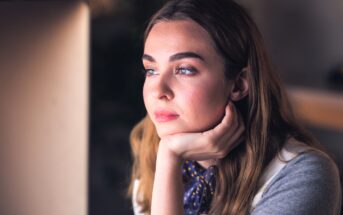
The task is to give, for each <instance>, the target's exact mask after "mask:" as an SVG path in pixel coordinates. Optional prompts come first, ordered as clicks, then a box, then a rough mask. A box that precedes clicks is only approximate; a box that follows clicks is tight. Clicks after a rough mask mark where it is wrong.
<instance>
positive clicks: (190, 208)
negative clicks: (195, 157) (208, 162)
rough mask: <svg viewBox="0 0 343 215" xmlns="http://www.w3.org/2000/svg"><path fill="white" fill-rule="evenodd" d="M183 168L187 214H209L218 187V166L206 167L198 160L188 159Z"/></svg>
mask: <svg viewBox="0 0 343 215" xmlns="http://www.w3.org/2000/svg"><path fill="white" fill-rule="evenodd" d="M182 168H183V171H182V173H183V183H184V185H185V192H184V195H183V207H184V212H185V215H189V214H192V215H195V214H202V213H205V214H207V213H208V211H209V208H210V205H211V201H212V197H213V194H214V191H215V187H216V175H217V167H216V166H210V167H209V168H207V169H205V168H203V167H202V166H200V164H198V163H197V162H196V161H190V160H187V161H185V162H184V164H183V167H182Z"/></svg>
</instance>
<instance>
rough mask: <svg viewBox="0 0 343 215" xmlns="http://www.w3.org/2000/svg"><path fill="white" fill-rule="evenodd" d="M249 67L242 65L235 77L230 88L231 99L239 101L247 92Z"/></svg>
mask: <svg viewBox="0 0 343 215" xmlns="http://www.w3.org/2000/svg"><path fill="white" fill-rule="evenodd" d="M248 72H249V67H248V66H247V67H244V68H243V69H242V70H241V71H240V72H239V74H238V75H237V77H236V80H235V81H234V83H233V85H232V88H231V96H230V98H231V100H232V101H239V100H241V99H243V98H244V97H246V96H247V95H248V94H249V81H248Z"/></svg>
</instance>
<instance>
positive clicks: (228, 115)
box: [209, 102, 234, 139]
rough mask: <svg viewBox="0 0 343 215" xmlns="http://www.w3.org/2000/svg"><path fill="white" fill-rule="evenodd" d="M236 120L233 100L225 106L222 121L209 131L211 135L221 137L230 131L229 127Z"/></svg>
mask: <svg viewBox="0 0 343 215" xmlns="http://www.w3.org/2000/svg"><path fill="white" fill-rule="evenodd" d="M233 120H234V110H233V104H232V102H229V103H228V104H227V105H226V107H225V115H224V117H223V119H222V121H221V122H220V123H219V124H218V125H217V126H216V127H214V128H213V129H212V130H210V131H209V135H212V136H213V137H215V139H218V138H216V137H220V136H222V135H224V134H225V133H227V132H228V130H229V128H230V127H231V125H232V123H233Z"/></svg>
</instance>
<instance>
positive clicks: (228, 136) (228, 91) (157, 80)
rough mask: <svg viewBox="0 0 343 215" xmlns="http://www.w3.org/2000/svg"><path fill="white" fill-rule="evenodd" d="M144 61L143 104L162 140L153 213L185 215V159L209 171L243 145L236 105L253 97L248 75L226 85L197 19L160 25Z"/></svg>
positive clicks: (219, 60)
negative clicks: (166, 115) (163, 116)
mask: <svg viewBox="0 0 343 215" xmlns="http://www.w3.org/2000/svg"><path fill="white" fill-rule="evenodd" d="M180 53H181V54H180ZM185 53H187V54H185ZM142 60H143V65H144V67H145V70H146V73H147V77H146V80H145V83H144V87H143V98H144V103H145V106H146V109H147V112H148V114H149V116H150V118H151V119H152V121H153V123H154V124H155V126H156V129H157V133H158V135H159V137H160V138H161V142H160V144H159V149H158V153H157V160H156V171H155V180H154V181H155V182H154V186H153V197H152V208H151V211H152V214H173V215H175V214H183V203H182V199H183V198H182V195H183V184H182V173H181V168H180V166H181V164H182V162H183V160H184V159H192V160H197V161H198V162H199V163H201V164H202V165H203V166H205V167H207V166H208V165H210V160H212V159H220V158H223V157H225V156H226V155H227V154H228V153H229V152H230V151H231V150H232V148H234V147H235V146H236V145H237V144H238V143H239V142H240V138H241V134H242V133H243V131H244V123H243V122H242V117H241V116H240V114H239V113H238V111H237V110H236V109H235V107H234V105H233V103H232V101H237V100H239V99H241V98H243V97H244V96H246V94H247V92H248V89H247V82H246V80H245V78H244V77H245V75H244V74H245V73H244V72H242V73H241V74H242V75H240V76H239V78H238V79H237V80H236V81H231V82H230V81H228V80H226V79H225V76H224V61H223V58H222V57H221V56H220V55H219V54H218V53H217V51H216V49H215V48H214V43H213V41H212V39H211V37H210V35H209V34H208V32H206V31H205V30H204V29H203V28H202V27H201V26H200V25H198V24H197V23H195V22H194V21H192V20H182V21H169V22H160V23H157V24H155V25H154V27H153V28H152V29H151V31H150V33H149V35H148V37H147V40H146V42H145V47H144V55H143V58H142ZM231 100H232V101H231ZM160 110H163V111H167V112H171V113H173V117H172V119H171V120H166V121H162V122H161V121H159V120H158V117H156V115H155V113H156V111H160Z"/></svg>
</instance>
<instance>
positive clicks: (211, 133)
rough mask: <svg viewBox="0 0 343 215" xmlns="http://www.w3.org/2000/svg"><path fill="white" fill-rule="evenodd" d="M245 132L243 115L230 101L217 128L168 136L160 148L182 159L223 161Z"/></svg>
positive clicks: (164, 138)
mask: <svg viewBox="0 0 343 215" xmlns="http://www.w3.org/2000/svg"><path fill="white" fill-rule="evenodd" d="M244 130H245V126H244V122H243V119H242V116H241V114H240V113H239V112H238V111H237V109H236V108H235V106H234V104H233V103H232V102H231V101H229V103H228V105H227V106H226V108H225V116H224V118H223V119H222V121H221V123H219V124H218V125H217V126H216V127H215V128H213V129H211V130H208V131H205V132H201V133H179V134H173V135H168V136H165V137H163V138H162V139H161V142H160V146H161V145H163V146H164V147H167V148H169V149H170V150H171V151H172V152H173V153H174V154H175V155H176V156H177V157H179V158H180V159H190V160H197V161H201V160H209V159H221V158H223V157H225V156H226V155H227V154H228V153H229V152H230V151H231V150H232V149H233V148H234V147H236V146H237V145H238V144H239V143H240V142H241V141H242V134H243V132H244Z"/></svg>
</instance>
